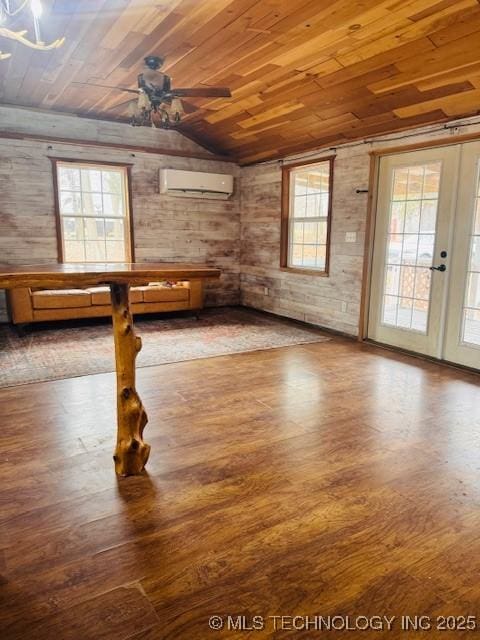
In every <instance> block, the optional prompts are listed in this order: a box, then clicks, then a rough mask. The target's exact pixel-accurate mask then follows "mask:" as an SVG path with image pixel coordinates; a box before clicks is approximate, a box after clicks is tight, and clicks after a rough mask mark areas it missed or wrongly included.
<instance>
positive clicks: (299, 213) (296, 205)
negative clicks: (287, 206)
mask: <svg viewBox="0 0 480 640" xmlns="http://www.w3.org/2000/svg"><path fill="white" fill-rule="evenodd" d="M306 206H307V198H306V196H296V197H295V198H294V200H293V217H294V218H305V216H306Z"/></svg>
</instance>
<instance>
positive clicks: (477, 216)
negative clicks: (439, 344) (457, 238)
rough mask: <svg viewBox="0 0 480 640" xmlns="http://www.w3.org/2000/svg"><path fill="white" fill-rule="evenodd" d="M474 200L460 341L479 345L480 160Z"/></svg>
mask: <svg viewBox="0 0 480 640" xmlns="http://www.w3.org/2000/svg"><path fill="white" fill-rule="evenodd" d="M475 200H476V202H475V204H474V210H473V225H472V235H471V240H470V256H469V265H468V272H467V286H466V291H465V302H464V309H463V329H462V341H463V342H466V343H468V344H474V345H480V228H479V227H480V160H479V161H478V163H477V197H476V198H475Z"/></svg>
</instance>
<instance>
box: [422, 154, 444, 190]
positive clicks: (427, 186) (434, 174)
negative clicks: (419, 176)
mask: <svg viewBox="0 0 480 640" xmlns="http://www.w3.org/2000/svg"><path fill="white" fill-rule="evenodd" d="M441 170H442V163H441V162H433V163H432V164H427V165H425V176H424V182H423V198H424V199H426V198H438V192H439V191H440V173H441Z"/></svg>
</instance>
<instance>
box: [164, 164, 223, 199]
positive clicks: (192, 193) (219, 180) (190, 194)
mask: <svg viewBox="0 0 480 640" xmlns="http://www.w3.org/2000/svg"><path fill="white" fill-rule="evenodd" d="M160 193H166V194H168V195H169V196H180V197H183V198H213V199H214V200H227V198H229V197H230V196H231V195H232V193H233V176H229V175H227V174H223V173H203V172H200V171H181V170H179V169H160Z"/></svg>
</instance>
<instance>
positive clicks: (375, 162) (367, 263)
mask: <svg viewBox="0 0 480 640" xmlns="http://www.w3.org/2000/svg"><path fill="white" fill-rule="evenodd" d="M446 128H447V127H446ZM451 128H454V127H451ZM418 135H422V134H421V133H420V134H418ZM426 135H428V134H426ZM479 139H480V132H477V133H467V134H464V135H451V136H448V137H443V138H437V139H435V140H426V141H423V142H417V143H413V144H405V145H398V146H395V147H385V148H382V149H373V150H372V151H369V156H370V173H369V181H368V199H367V218H366V226H365V244H364V252H363V270H362V290H361V296H360V314H359V330H358V341H359V342H365V341H366V340H367V339H368V320H369V313H370V298H371V284H372V282H371V281H372V266H373V245H374V239H375V227H376V223H377V202H378V186H379V184H378V179H379V173H380V160H381V158H382V157H383V156H391V155H396V154H399V153H407V152H411V151H421V150H422V149H427V148H432V147H450V146H452V145H457V144H462V143H464V142H474V141H475V140H479ZM372 142H374V141H372ZM392 142H394V140H392ZM386 346H387V347H388V348H389V349H393V350H397V351H402V349H400V348H399V347H394V346H391V345H386ZM403 351H404V350H403ZM415 355H418V356H419V357H422V358H429V357H428V356H424V355H422V354H415ZM430 359H433V360H435V361H436V362H446V363H447V364H448V362H447V361H446V360H439V359H437V358H430ZM450 364H454V365H455V366H458V367H460V368H466V369H469V367H463V365H457V364H456V363H450ZM469 370H470V371H475V372H476V373H478V370H476V369H469Z"/></svg>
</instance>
